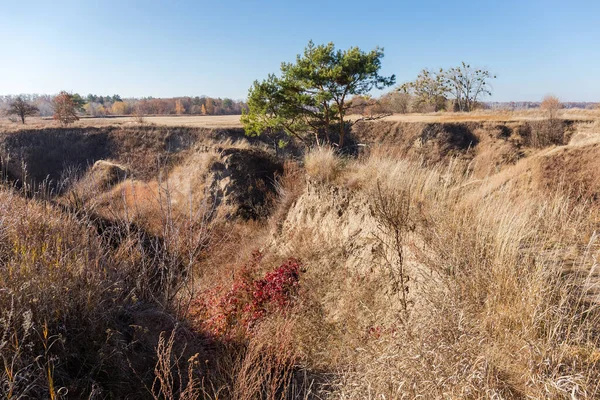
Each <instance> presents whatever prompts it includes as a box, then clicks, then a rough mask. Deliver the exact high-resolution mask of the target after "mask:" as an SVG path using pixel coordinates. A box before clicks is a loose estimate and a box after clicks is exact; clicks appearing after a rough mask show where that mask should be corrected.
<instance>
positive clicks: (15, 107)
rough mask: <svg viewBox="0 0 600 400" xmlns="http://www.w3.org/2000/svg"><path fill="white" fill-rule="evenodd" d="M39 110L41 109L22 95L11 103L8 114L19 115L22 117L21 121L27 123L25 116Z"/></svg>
mask: <svg viewBox="0 0 600 400" xmlns="http://www.w3.org/2000/svg"><path fill="white" fill-rule="evenodd" d="M38 112H39V109H38V108H37V107H36V106H34V105H33V104H29V103H28V102H26V101H25V100H24V99H23V98H22V97H21V96H19V97H17V98H16V99H15V100H14V101H13V102H12V103H10V105H9V107H8V110H7V111H6V114H7V115H17V116H18V117H19V118H21V122H22V123H23V124H25V117H29V116H32V115H35V114H37V113H38Z"/></svg>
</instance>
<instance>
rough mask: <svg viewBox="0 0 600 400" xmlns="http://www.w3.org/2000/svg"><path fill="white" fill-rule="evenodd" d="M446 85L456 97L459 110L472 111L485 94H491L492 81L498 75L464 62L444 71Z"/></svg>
mask: <svg viewBox="0 0 600 400" xmlns="http://www.w3.org/2000/svg"><path fill="white" fill-rule="evenodd" d="M444 77H445V85H446V87H447V88H448V91H449V92H450V93H451V95H452V96H453V97H454V99H455V104H456V108H457V111H466V112H469V111H472V110H473V108H474V107H475V105H476V104H477V101H478V100H479V99H480V98H481V97H483V96H491V94H492V86H491V84H490V81H491V80H492V79H495V78H496V76H495V75H492V74H491V73H490V71H488V70H487V69H482V68H473V67H471V66H470V65H469V64H467V63H465V62H463V63H462V64H461V65H459V66H458V67H453V68H450V69H449V70H447V71H446V72H445V73H444Z"/></svg>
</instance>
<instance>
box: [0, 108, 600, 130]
mask: <svg viewBox="0 0 600 400" xmlns="http://www.w3.org/2000/svg"><path fill="white" fill-rule="evenodd" d="M559 117H560V118H564V119H572V120H582V121H592V120H595V119H600V110H580V109H570V110H562V111H561V112H560V114H559ZM349 118H350V119H354V120H356V119H359V118H361V116H357V115H352V116H349ZM543 118H544V115H543V113H542V112H541V111H540V110H525V111H490V110H484V111H476V112H471V113H450V112H440V113H429V114H418V113H411V114H394V115H391V116H387V117H384V118H382V119H381V120H382V121H392V122H426V123H434V122H466V121H498V122H506V121H527V120H540V119H543ZM144 123H146V124H154V125H159V126H187V127H195V128H241V127H242V125H241V123H240V116H239V115H209V116H206V115H189V116H175V115H172V116H147V117H144ZM109 125H122V126H135V125H138V123H137V122H136V120H135V118H134V117H129V116H125V117H118V116H117V117H106V118H89V117H86V118H82V119H80V120H79V121H76V122H75V123H74V124H72V125H71V126H73V127H84V126H95V127H100V126H109ZM52 126H59V124H58V123H57V122H56V121H54V120H52V119H51V118H39V117H31V118H28V119H27V124H26V125H25V127H27V128H44V127H52ZM0 128H1V129H5V130H19V129H22V128H23V125H22V124H20V123H15V122H11V121H8V120H7V119H0Z"/></svg>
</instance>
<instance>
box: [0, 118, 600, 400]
mask: <svg viewBox="0 0 600 400" xmlns="http://www.w3.org/2000/svg"><path fill="white" fill-rule="evenodd" d="M578 129H579V131H580V132H586V133H589V132H592V131H594V130H595V129H596V125H592V124H585V126H584V125H582V126H580V127H579V128H578ZM586 140H587V139H586ZM161 143H162V142H161ZM248 146H249V145H248V143H246V142H243V143H233V142H231V143H226V144H224V145H221V149H222V148H231V147H236V148H242V149H246V148H247V147H248ZM488 150H489V152H490V157H492V158H493V156H494V154H491V153H494V152H496V151H497V149H496V148H495V147H493V146H491V145H490V147H489V149H488ZM563 150H564V148H561V147H556V148H550V149H544V150H541V151H540V152H539V153H537V155H535V156H534V157H531V159H526V160H522V161H527V162H528V163H523V162H517V161H515V163H516V165H514V166H512V167H508V168H506V169H504V170H503V171H502V172H501V175H502V176H500V175H498V176H496V175H493V172H492V168H486V172H485V173H482V174H481V175H478V176H477V177H476V178H477V179H475V177H474V176H473V175H472V174H471V173H470V172H469V173H465V172H464V171H471V170H470V169H468V168H464V162H463V161H460V160H458V159H451V158H450V159H447V160H445V162H444V163H443V165H442V164H438V165H437V166H436V165H432V163H426V162H424V160H417V161H414V160H410V159H408V158H406V157H405V153H404V152H403V151H399V150H398V149H393V148H392V149H389V148H385V147H381V148H378V149H374V150H373V151H371V153H370V154H369V155H364V156H363V157H362V158H360V159H356V160H351V159H341V158H340V157H339V156H338V155H337V154H336V153H335V151H334V150H333V149H330V148H320V149H313V150H312V151H310V152H309V153H308V154H307V155H306V157H305V160H304V169H303V168H302V167H301V166H300V165H299V164H297V163H295V162H292V161H288V162H287V163H286V166H285V170H284V174H283V176H282V177H281V178H279V181H278V194H279V198H278V201H277V202H275V204H276V205H277V210H275V211H274V212H273V213H272V214H271V218H270V220H268V221H241V220H235V219H224V218H221V214H219V213H218V212H215V210H214V209H213V208H212V206H211V203H210V201H207V190H206V176H205V174H206V170H208V169H209V167H210V165H212V163H213V162H214V160H215V158H218V157H219V151H221V150H218V149H217V148H215V149H214V150H208V151H202V152H198V153H190V154H188V156H189V157H187V158H186V159H185V160H184V161H182V162H181V160H179V162H178V163H177V164H175V165H164V164H163V165H160V168H158V171H162V173H161V174H160V175H159V176H155V177H153V178H152V179H148V180H147V181H145V182H143V181H140V180H125V181H123V182H120V183H116V182H115V186H112V187H110V188H109V189H108V190H107V191H106V192H105V193H104V194H103V195H100V196H90V193H95V192H96V191H99V190H100V189H99V187H100V186H103V185H108V184H106V182H105V180H101V182H96V181H95V180H94V179H90V180H87V181H86V180H83V181H81V182H79V183H77V184H74V185H72V186H71V187H72V188H73V190H72V191H71V192H70V193H71V194H73V197H71V198H69V197H68V196H69V195H66V196H65V198H63V200H64V202H63V203H61V204H62V206H54V205H52V204H53V201H49V200H48V198H41V199H36V198H32V199H26V198H24V197H21V196H19V195H18V194H16V193H14V192H12V191H10V190H8V189H2V190H1V191H0V269H1V270H2V272H3V273H2V274H1V276H0V306H1V307H2V309H3V310H4V313H3V315H2V318H3V319H2V320H1V322H2V324H1V325H0V356H1V358H0V360H1V362H2V363H3V365H2V367H3V368H2V370H3V371H2V372H0V383H1V385H0V393H2V395H4V397H10V396H8V394H7V393H10V395H11V396H13V397H15V398H16V397H18V396H17V395H22V394H26V395H29V396H30V397H37V398H52V397H54V398H61V397H65V396H66V394H67V391H68V396H69V397H75V398H102V397H110V396H112V397H114V398H125V397H128V398H148V397H154V398H168V399H195V398H204V399H215V400H216V399H284V398H285V399H313V398H315V399H316V398H330V399H390V398H418V397H420V398H472V399H476V398H506V399H511V398H515V399H516V398H580V399H586V398H589V399H592V398H597V397H598V396H599V395H600V387H599V383H598V382H600V343H599V342H598V340H599V339H598V337H599V336H598V326H600V319H599V318H600V317H599V315H600V314H599V310H598V303H596V302H594V301H593V300H594V299H595V297H594V296H597V292H596V291H595V290H596V289H597V286H598V274H597V272H596V270H597V268H598V265H597V260H598V258H599V257H600V243H599V241H598V240H599V239H598V235H597V229H598V223H599V222H600V218H599V217H598V214H597V209H595V208H594V206H597V203H593V201H594V200H593V195H594V193H595V192H593V191H591V192H589V193H588V192H585V191H581V190H580V191H578V192H577V193H578V194H579V195H578V196H573V190H572V189H573V188H570V187H568V186H561V185H544V184H543V182H546V181H549V180H550V179H552V175H553V174H555V172H553V171H556V170H565V171H567V172H568V173H569V174H570V175H569V176H576V177H580V178H581V179H580V181H581V185H580V186H586V187H594V188H595V187H596V186H592V183H593V184H594V185H595V183H594V182H596V181H597V179H596V178H595V176H594V174H593V167H594V166H595V165H596V161H595V160H596V158H595V157H596V156H597V152H598V149H597V147H595V145H590V146H587V145H586V146H579V147H577V146H573V148H571V147H569V149H567V150H566V151H563ZM149 159H150V157H146V156H145V158H144V160H146V161H148V160H149ZM140 160H141V159H140ZM493 162H495V161H494V160H492V161H490V165H491V164H492V163H493ZM578 162H580V163H578ZM532 164H535V165H537V164H539V166H540V167H539V168H537V167H536V168H537V169H536V168H533V167H532ZM569 166H571V167H569ZM569 168H571V169H569ZM534 170H535V171H537V172H535V171H534ZM544 171H546V172H545V173H546V174H547V175H544ZM578 174H579V175H578ZM525 175H526V176H525ZM306 176H307V177H306ZM517 178H518V179H517ZM526 179H530V180H535V181H536V183H535V184H533V183H531V182H529V183H527V184H525V183H524V182H523V180H526ZM538 183H539V184H540V185H538ZM112 184H113V183H111V185H112ZM108 186H110V185H108ZM542 186H547V187H545V188H544V190H543V191H542V190H540V188H541V187H542ZM596 201H597V200H596ZM98 215H101V216H102V217H103V218H98ZM595 230H596V233H594V232H595ZM256 249H260V250H261V251H262V252H263V254H264V258H263V259H262V261H261V263H259V264H257V265H255V266H253V268H255V269H254V270H253V271H251V272H252V273H253V274H256V275H259V276H262V275H263V274H264V273H265V272H266V271H270V270H272V267H273V265H279V264H280V263H281V261H282V260H285V259H287V258H288V257H290V256H291V257H296V258H299V259H301V261H302V263H303V265H304V269H303V271H302V274H301V276H300V281H299V282H300V287H299V291H298V294H297V298H296V299H294V304H295V306H294V307H293V308H291V309H289V310H287V312H286V313H285V314H277V315H275V314H273V315H267V316H266V317H265V318H264V320H263V321H262V322H261V323H260V324H258V325H257V326H255V327H254V328H253V330H252V332H251V333H249V334H248V335H247V336H243V337H241V338H236V340H234V341H230V340H224V339H223V338H219V337H215V336H214V335H212V334H211V333H210V332H204V331H202V329H200V328H197V327H194V328H191V327H190V326H191V324H188V321H187V317H188V311H190V304H192V301H193V300H194V299H196V298H197V296H198V293H207V290H210V289H211V288H215V287H217V286H220V287H221V288H224V290H225V291H226V290H227V288H229V287H231V285H232V284H233V283H234V282H236V276H237V275H236V274H239V273H240V266H241V265H242V264H245V263H247V262H248V260H249V259H250V257H251V254H252V253H253V252H254V251H255V250H256ZM73 371H76V372H73ZM94 396H96V397H94Z"/></svg>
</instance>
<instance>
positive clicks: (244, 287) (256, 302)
mask: <svg viewBox="0 0 600 400" xmlns="http://www.w3.org/2000/svg"><path fill="white" fill-rule="evenodd" d="M261 260H262V255H261V254H260V253H259V252H256V253H254V254H253V258H252V260H251V262H250V263H249V264H247V265H244V266H243V267H242V268H241V269H240V273H239V277H238V278H237V279H236V280H235V281H234V282H233V284H232V285H231V288H230V289H228V290H226V291H223V288H221V287H216V288H214V289H212V290H208V291H205V292H203V293H201V294H200V295H199V297H198V298H197V299H196V300H195V301H194V302H193V303H192V308H191V312H190V317H191V320H192V322H193V324H194V325H195V326H196V327H198V328H200V329H202V330H203V331H205V332H208V333H210V334H212V335H215V336H219V337H229V338H231V337H233V336H236V334H240V333H241V334H244V335H245V334H249V333H251V332H252V328H253V327H254V326H255V325H256V324H257V323H258V322H260V321H261V320H262V319H263V318H265V317H266V316H267V315H269V314H275V313H283V312H285V311H286V310H288V309H289V307H291V306H292V305H293V302H294V299H295V297H296V295H297V294H298V289H299V282H300V268H301V266H302V264H301V263H300V261H298V260H296V259H294V258H290V259H288V260H287V261H286V262H284V263H283V264H281V265H280V266H279V267H278V268H276V269H275V270H273V271H271V272H269V273H267V274H265V276H264V277H263V278H259V279H253V278H252V276H251V275H252V269H256V268H257V266H258V265H259V263H260V261H261ZM240 328H241V329H240Z"/></svg>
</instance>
